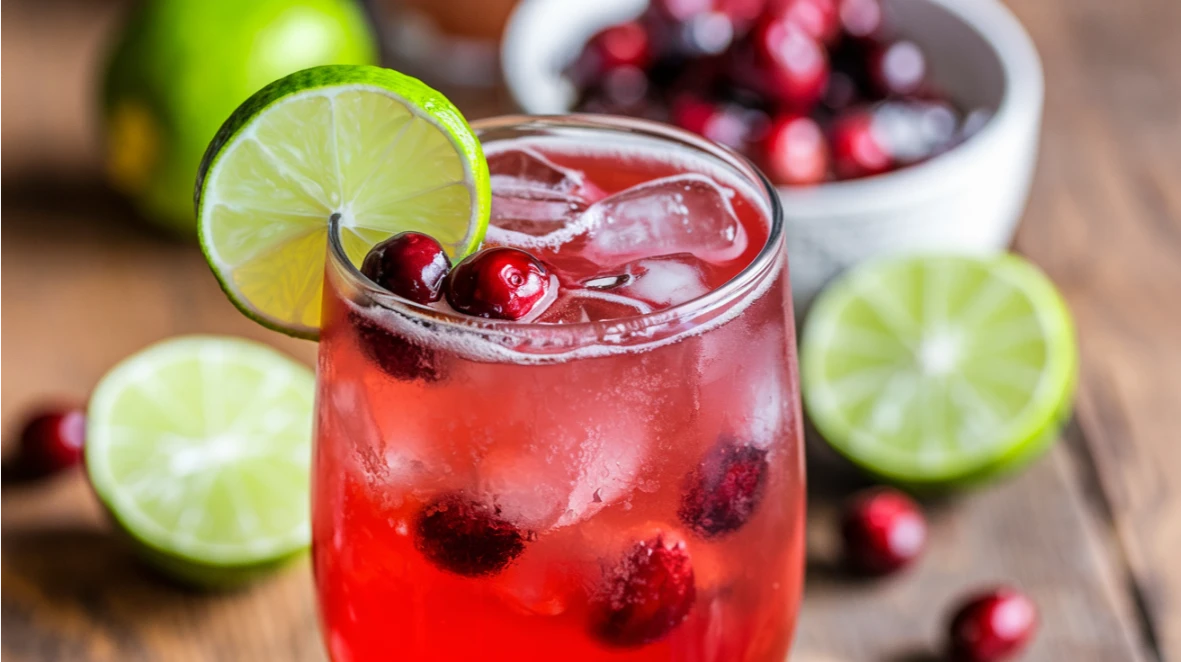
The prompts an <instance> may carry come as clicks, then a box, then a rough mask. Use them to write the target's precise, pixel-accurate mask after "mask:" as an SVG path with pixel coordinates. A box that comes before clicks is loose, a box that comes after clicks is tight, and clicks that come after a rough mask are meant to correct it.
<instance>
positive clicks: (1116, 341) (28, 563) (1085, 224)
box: [0, 0, 1181, 662]
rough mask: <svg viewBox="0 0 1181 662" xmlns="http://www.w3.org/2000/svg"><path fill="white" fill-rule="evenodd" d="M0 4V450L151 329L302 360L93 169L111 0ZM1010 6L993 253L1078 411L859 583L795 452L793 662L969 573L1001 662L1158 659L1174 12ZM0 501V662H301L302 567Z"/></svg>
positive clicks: (882, 650)
mask: <svg viewBox="0 0 1181 662" xmlns="http://www.w3.org/2000/svg"><path fill="white" fill-rule="evenodd" d="M975 1H980V2H984V1H988V0H975ZM6 5H7V6H6V7H5V13H4V21H3V35H2V37H3V38H2V47H3V52H2V56H3V77H2V83H3V100H4V106H3V114H2V115H3V143H2V145H3V154H2V168H3V174H2V186H3V189H2V195H3V198H2V199H3V215H4V219H3V220H4V223H3V245H2V270H3V271H2V287H3V295H2V301H3V309H2V317H3V319H4V325H3V358H4V360H3V364H2V384H3V398H2V414H3V429H4V448H5V450H6V451H10V450H11V447H12V442H13V441H15V439H14V436H15V432H16V426H18V425H19V423H20V419H21V416H22V413H23V412H25V411H26V410H27V409H28V408H29V407H31V406H33V405H35V404H37V403H39V402H41V401H42V400H43V399H45V398H46V397H47V396H64V397H68V398H75V399H78V400H82V399H83V398H85V396H86V394H87V392H88V390H89V389H90V387H92V386H93V385H94V383H95V382H96V380H97V379H98V378H99V377H100V376H101V375H102V374H103V372H104V371H105V370H106V369H107V368H109V367H110V366H111V365H112V364H114V363H115V362H116V361H118V360H119V359H120V358H122V357H123V356H125V355H127V354H128V353H130V352H133V351H135V350H137V349H139V348H141V347H143V346H145V345H146V344H148V343H150V342H152V341H155V340H159V339H162V338H165V337H168V336H171V335H174V334H180V333H193V332H215V333H231V334H239V335H244V336H249V337H253V338H258V339H263V340H266V341H267V342H271V343H274V344H275V345H278V346H280V347H281V348H283V349H285V350H288V351H290V352H292V353H293V354H294V355H296V356H298V357H300V358H302V359H305V360H310V359H311V358H312V356H313V354H314V351H315V347H314V346H313V345H311V344H310V343H302V342H299V341H292V340H288V339H285V338H280V337H279V336H277V335H276V334H272V333H269V332H267V331H265V330H263V329H261V328H259V327H256V326H255V325H253V324H252V323H250V322H249V321H247V320H246V319H244V318H242V317H241V316H240V315H238V314H237V312H236V311H235V310H234V309H233V308H232V307H231V306H230V304H229V303H227V302H226V301H225V299H224V298H223V296H222V295H221V293H220V291H219V290H218V288H217V286H216V284H215V283H214V280H213V277H212V276H211V275H210V274H209V272H208V270H207V268H206V266H205V263H204V261H203V260H202V258H201V255H200V253H199V252H198V250H197V249H196V248H195V247H193V246H190V245H185V244H180V243H176V242H173V241H169V240H167V239H165V238H162V237H160V236H159V235H158V234H156V233H154V232H152V231H150V230H146V229H144V228H142V227H141V226H139V225H137V224H136V223H134V222H133V220H132V219H133V214H132V213H131V211H130V210H129V208H128V207H127V206H126V205H125V204H124V203H123V202H121V201H120V200H119V199H118V198H116V197H114V196H112V195H111V194H110V193H108V192H107V191H106V190H105V189H104V187H103V186H102V184H101V181H100V179H99V176H98V167H97V163H98V158H99V157H98V154H99V152H98V145H97V139H96V126H95V120H94V116H93V112H92V108H93V105H92V103H93V100H92V99H93V97H92V91H93V90H94V87H95V78H94V72H95V64H96V62H97V61H98V55H99V53H101V52H102V47H103V42H104V39H105V38H106V37H107V36H108V35H109V34H110V31H111V29H112V27H113V26H114V24H115V20H116V18H117V14H118V11H119V10H120V8H121V6H122V3H121V2H99V1H98V0H11V1H10V2H7V3H6ZM1011 6H1012V7H1013V9H1014V10H1015V11H1016V12H1017V14H1019V16H1020V17H1021V19H1022V20H1023V21H1024V22H1025V24H1026V25H1027V26H1028V28H1029V29H1030V31H1031V33H1032V34H1033V37H1034V41H1035V42H1036V43H1037V45H1038V47H1039V48H1040V50H1041V53H1042V56H1043V58H1044V61H1045V68H1046V75H1047V85H1048V99H1047V107H1046V121H1045V129H1044V142H1043V150H1042V155H1041V160H1040V164H1039V168H1038V174H1037V179H1036V182H1035V185H1034V189H1033V194H1032V198H1031V201H1030V205H1029V209H1028V212H1027V214H1026V216H1025V220H1024V224H1023V225H1022V228H1021V232H1020V235H1019V237H1018V239H1017V245H1016V248H1017V250H1019V251H1021V252H1023V253H1025V254H1026V255H1029V256H1031V257H1032V258H1033V259H1034V260H1035V261H1037V262H1038V263H1039V264H1041V265H1042V266H1043V267H1044V268H1045V269H1046V271H1048V272H1049V274H1050V275H1051V276H1052V277H1053V279H1054V280H1055V281H1056V282H1057V283H1058V285H1059V286H1060V287H1061V288H1062V291H1063V292H1064V293H1065V295H1066V298H1067V299H1068V300H1069V302H1070V304H1071V307H1072V309H1073V311H1074V313H1075V315H1076V318H1077V322H1078V327H1079V334H1080V338H1081V347H1082V355H1083V356H1082V383H1081V387H1080V392H1079V396H1078V403H1077V412H1076V417H1075V420H1074V422H1073V423H1072V425H1071V426H1070V427H1069V428H1068V430H1067V432H1066V434H1065V435H1064V438H1063V440H1062V442H1061V443H1059V444H1058V445H1057V446H1056V447H1055V448H1054V449H1053V450H1052V451H1051V452H1050V453H1049V454H1048V455H1047V456H1046V457H1045V458H1044V459H1042V460H1040V461H1039V462H1038V463H1037V464H1036V465H1034V466H1033V467H1032V468H1031V469H1030V470H1029V471H1027V472H1025V473H1024V474H1022V475H1021V476H1020V477H1019V478H1016V479H1014V480H1011V481H1009V482H1007V483H1004V484H1002V485H999V486H996V487H994V488H990V489H987V490H985V491H981V492H977V493H973V494H969V495H964V496H962V497H960V498H957V499H955V500H954V501H953V502H948V503H943V504H940V505H938V506H936V507H934V508H933V509H932V511H931V519H932V527H933V531H932V541H931V547H930V550H929V554H928V555H927V557H926V558H925V559H924V560H923V562H922V563H921V565H920V566H919V567H917V568H916V569H915V570H914V571H913V572H911V573H909V574H906V575H905V576H902V577H898V578H894V579H889V580H885V581H881V582H877V583H865V582H858V581H851V580H848V579H845V578H844V577H843V576H842V575H841V574H840V573H839V572H835V571H832V570H830V568H832V553H831V542H832V535H831V529H832V513H833V510H834V505H833V504H834V500H833V498H834V497H835V496H838V495H839V494H841V493H843V492H844V491H845V490H847V489H849V488H850V487H852V486H855V485H856V479H855V478H853V477H851V476H849V474H848V473H847V472H846V470H844V469H843V468H842V467H839V466H838V465H836V464H835V463H833V462H832V461H831V459H830V458H828V457H826V456H825V454H824V453H823V452H821V451H817V452H813V453H812V458H811V465H812V469H813V474H812V483H813V497H812V503H811V508H810V513H809V534H810V539H809V557H810V563H809V573H808V585H807V594H806V597H805V601H804V607H803V615H802V619H801V622H800V625H799V630H798V636H797V643H796V647H795V652H794V654H793V659H794V660H797V661H799V662H860V661H867V662H868V661H879V660H880V661H884V662H905V661H911V662H917V661H920V660H931V659H934V658H933V657H932V656H931V651H933V650H934V648H935V646H936V644H937V642H938V641H939V636H940V633H941V631H942V622H943V617H944V613H945V610H946V608H947V606H948V604H949V602H950V601H952V600H953V599H954V597H955V596H957V595H959V594H961V593H962V592H963V591H964V590H965V589H968V588H971V587H975V586H977V585H980V584H982V583H989V582H994V581H1006V582H1013V583H1016V584H1017V585H1020V586H1023V587H1024V588H1026V589H1027V590H1028V591H1029V592H1030V593H1031V594H1032V595H1033V596H1034V597H1035V599H1036V601H1037V603H1038V604H1039V606H1040V608H1041V612H1042V615H1043V619H1044V624H1043V627H1042V629H1041V631H1040V634H1039V636H1038V638H1037V640H1036V643H1035V644H1034V645H1033V646H1032V648H1031V650H1030V651H1029V653H1028V655H1027V656H1026V657H1025V658H1024V659H1026V660H1045V661H1055V662H1059V661H1068V662H1076V661H1090V660H1097V661H1113V662H1123V661H1134V660H1154V659H1163V660H1177V661H1181V435H1179V431H1181V39H1178V34H1181V2H1178V0H1121V1H1120V2H1112V1H1111V0H1024V1H1021V2H1018V1H1016V0H1014V1H1013V2H1012V3H1011ZM495 105H496V104H492V106H488V105H487V104H485V105H483V106H481V107H480V108H478V109H472V107H471V106H469V112H471V113H472V114H480V113H485V112H487V111H488V109H489V108H490V107H494V106H495ZM814 450H816V449H814ZM3 502H4V503H3V506H4V507H3V524H2V529H3V532H2V543H0V544H2V562H0V565H2V588H3V590H2V594H3V595H2V601H0V626H2V630H3V639H2V648H0V652H2V654H3V657H4V659H5V660H8V661H9V662H23V661H34V660H36V661H41V660H69V661H86V660H102V661H106V660H110V661H112V662H114V661H118V662H130V661H135V660H151V661H155V660H168V661H172V660H176V661H190V660H192V661H204V660H210V661H217V662H225V661H232V660H246V661H261V660H323V659H324V658H323V653H322V652H321V649H320V644H319V642H318V639H317V636H318V635H317V632H316V622H315V616H314V607H313V603H312V594H311V589H310V586H311V577H310V574H309V572H308V571H307V567H306V565H303V566H300V567H297V568H294V569H292V570H291V571H288V572H286V573H284V574H283V575H281V576H279V577H276V578H275V579H274V580H271V581H268V582H266V583H264V584H262V585H260V586H258V587H256V588H254V589H252V590H249V591H246V592H240V593H236V594H230V595H217V596H209V595H202V594H198V593H194V592H189V591H186V590H182V589H178V588H174V587H171V586H169V585H166V584H163V583H161V582H160V581H158V580H156V579H155V578H153V577H152V576H151V575H149V574H147V573H145V572H144V571H143V570H141V568H140V566H139V565H138V564H137V563H136V562H135V561H134V559H133V558H132V557H131V556H130V555H129V553H128V551H127V549H126V548H125V547H124V546H123V545H122V544H121V542H120V541H119V540H118V539H116V538H115V537H114V536H113V535H112V534H111V531H110V529H109V527H108V526H107V525H106V524H105V522H104V521H103V519H102V517H101V514H100V511H99V509H98V507H97V505H96V503H95V500H94V499H93V498H92V496H91V494H90V493H89V492H88V489H87V487H86V485H85V483H84V480H83V478H82V476H80V475H77V474H74V475H69V476H63V477H60V478H59V479H56V480H53V481H50V482H47V483H42V484H37V485H13V484H5V485H4V488H3Z"/></svg>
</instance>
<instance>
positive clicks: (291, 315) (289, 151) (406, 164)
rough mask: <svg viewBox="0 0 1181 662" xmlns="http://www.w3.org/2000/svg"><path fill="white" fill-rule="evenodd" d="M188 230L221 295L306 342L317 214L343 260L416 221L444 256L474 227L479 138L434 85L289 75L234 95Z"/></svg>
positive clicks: (482, 172) (337, 73) (321, 246)
mask: <svg viewBox="0 0 1181 662" xmlns="http://www.w3.org/2000/svg"><path fill="white" fill-rule="evenodd" d="M196 204H197V219H198V233H199V234H200V237H201V245H202V248H203V250H204V251H205V257H206V259H207V260H208V261H209V264H210V266H211V267H212V269H213V272H214V273H215V274H216V275H217V278H218V280H219V281H220V282H221V286H222V289H224V290H225V292H226V294H227V295H228V296H229V298H230V300H232V301H233V302H234V304H235V305H236V306H237V307H238V308H239V309H240V310H241V311H242V312H243V313H245V314H246V315H247V316H249V317H251V318H252V319H254V320H255V321H257V322H259V323H261V324H263V325H264V326H267V327H270V328H272V329H275V330H277V331H281V332H283V333H287V334H289V335H293V336H298V337H301V338H309V339H315V338H316V337H317V336H318V334H319V329H320V297H321V292H322V288H323V277H324V258H325V248H326V241H327V236H328V226H329V219H331V218H332V217H333V216H338V217H339V219H340V227H341V242H342V244H343V246H344V249H345V252H346V253H347V254H348V256H349V258H350V259H351V260H353V262H354V264H359V263H360V261H361V260H362V259H363V258H364V255H365V253H366V252H368V250H369V249H370V248H371V247H372V246H373V245H374V244H377V243H378V242H380V241H382V240H383V239H385V238H387V237H389V236H391V235H394V234H397V233H399V232H403V231H407V230H416V231H419V232H424V233H426V234H429V235H431V236H432V237H434V238H435V239H437V240H438V241H439V242H440V243H441V244H442V245H443V247H444V249H445V250H446V251H447V252H448V254H449V256H450V257H451V258H452V260H453V261H454V260H458V259H460V258H463V257H466V256H467V255H468V254H470V253H472V252H474V251H475V250H476V249H477V248H478V247H479V245H480V242H481V241H482V240H483V237H484V232H485V231H486V230H487V227H488V217H489V210H490V206H491V187H490V185H489V179H488V165H487V163H486V162H485V160H484V154H483V151H482V150H481V148H480V142H479V140H477V139H476V136H475V134H474V133H473V132H472V130H471V127H469V126H468V124H467V122H466V121H465V120H464V118H463V116H462V115H461V114H460V113H459V111H458V110H457V109H456V108H455V106H454V105H452V104H451V102H450V101H448V100H447V98H446V97H444V96H443V95H442V94H440V93H438V92H436V91H435V90H433V89H431V88H429V87H427V86H426V85H425V84H423V83H422V82H420V81H418V80H417V79H414V78H410V77H408V76H404V75H402V74H400V73H398V72H396V71H392V70H389V69H382V68H378V67H369V66H353V65H329V66H322V67H314V68H312V69H305V70H303V71H299V72H296V73H294V74H291V75H289V76H286V77H284V78H280V79H279V80H277V81H275V82H274V83H271V84H270V85H268V86H266V87H265V88H263V89H262V90H260V91H258V92H257V93H255V94H254V95H253V96H252V97H250V98H249V99H247V100H246V101H245V102H244V103H243V104H242V105H241V106H239V107H238V109H237V110H236V111H234V113H233V115H231V116H230V118H229V119H228V120H226V122H225V124H223V125H222V127H221V129H220V130H219V131H218V132H217V135H216V137H214V139H213V142H212V143H211V144H210V145H209V149H208V150H207V151H206V152H205V158H204V160H203V161H202V163H201V169H200V171H199V172H198V176H197V186H196Z"/></svg>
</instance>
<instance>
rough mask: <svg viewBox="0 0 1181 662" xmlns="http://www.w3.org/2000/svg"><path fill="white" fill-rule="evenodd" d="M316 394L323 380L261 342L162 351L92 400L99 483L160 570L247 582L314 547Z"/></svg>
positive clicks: (144, 357) (180, 342)
mask: <svg viewBox="0 0 1181 662" xmlns="http://www.w3.org/2000/svg"><path fill="white" fill-rule="evenodd" d="M313 392H314V378H313V376H312V372H311V370H309V369H308V368H307V367H305V366H303V365H301V364H299V363H297V362H295V361H293V360H292V359H290V358H288V357H286V356H284V355H282V354H280V353H278V352H276V351H275V350H272V349H270V348H268V347H266V346H264V345H260V344H257V343H254V342H249V341H245V340H238V339H233V338H222V337H213V336H190V337H182V338H177V339H173V340H168V341H165V342H162V343H160V344H157V345H153V346H152V347H149V348H147V349H145V350H143V351H141V352H139V353H138V354H135V355H133V356H131V357H130V358H128V359H126V360H124V361H123V362H122V363H120V364H119V365H118V366H116V367H115V368H114V369H112V370H111V372H109V373H108V374H107V375H106V376H105V377H104V378H103V379H102V381H101V382H100V383H99V385H98V387H97V388H96V389H95V391H94V394H93V395H92V396H91V399H90V405H89V407H88V412H87V430H86V468H87V472H88V474H89V476H90V481H91V483H92V484H93V486H94V489H95V491H96V492H97V494H98V496H99V498H100V499H101V500H102V502H103V504H104V505H105V506H106V507H107V509H108V510H109V511H110V513H111V514H112V516H113V517H114V518H115V520H116V521H117V522H118V523H119V525H120V526H121V527H122V528H123V529H124V530H125V531H126V532H127V533H128V534H129V535H130V536H131V537H132V538H133V539H134V540H135V541H136V543H137V544H138V546H139V548H140V550H141V551H142V552H143V553H144V555H145V556H146V557H147V559H148V560H149V561H150V562H153V563H154V564H155V565H157V566H158V567H160V568H161V569H162V570H164V571H165V572H167V573H168V574H171V575H173V576H174V577H176V578H178V579H182V580H185V581H189V582H192V583H197V584H203V585H215V586H216V585H226V584H234V583H238V582H239V581H241V580H245V579H248V578H250V577H253V576H255V575H257V574H258V573H259V572H261V571H263V570H265V569H268V568H270V567H273V566H276V565H279V564H281V563H283V562H284V561H286V560H288V559H291V558H293V557H295V556H297V555H299V554H300V553H301V552H303V551H304V550H305V549H306V548H307V546H308V544H309V540H310V533H309V523H308V508H309V495H308V494H309V493H308V489H309V487H308V481H309V464H310V460H311V434H312V399H313Z"/></svg>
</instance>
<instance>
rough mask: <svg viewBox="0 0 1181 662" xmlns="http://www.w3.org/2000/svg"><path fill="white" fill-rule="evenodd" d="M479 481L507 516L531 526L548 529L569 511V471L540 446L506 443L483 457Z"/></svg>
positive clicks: (518, 522)
mask: <svg viewBox="0 0 1181 662" xmlns="http://www.w3.org/2000/svg"><path fill="white" fill-rule="evenodd" d="M478 485H479V490H480V492H481V493H482V494H485V495H487V496H488V497H489V498H490V499H491V500H492V502H493V503H494V504H496V506H497V508H499V509H500V513H501V515H503V516H504V517H505V519H507V520H509V521H510V522H513V523H514V524H516V525H517V526H520V527H522V528H525V529H529V530H533V531H536V530H544V529H548V528H549V527H550V526H552V525H553V524H554V522H556V521H557V520H558V518H559V517H560V516H561V515H562V514H563V513H564V512H565V511H566V503H567V502H568V501H569V498H570V485H571V482H570V475H569V472H568V470H567V469H566V468H565V467H562V466H559V465H555V464H553V463H551V462H550V461H548V460H547V455H546V453H545V452H543V451H542V450H541V449H533V448H527V449H520V448H515V447H510V446H505V447H502V448H498V449H496V450H493V451H492V452H491V453H489V454H488V455H486V456H484V458H483V459H482V460H480V466H479V469H478Z"/></svg>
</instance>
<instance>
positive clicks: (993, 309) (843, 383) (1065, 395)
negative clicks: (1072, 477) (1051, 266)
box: [800, 255, 1078, 488]
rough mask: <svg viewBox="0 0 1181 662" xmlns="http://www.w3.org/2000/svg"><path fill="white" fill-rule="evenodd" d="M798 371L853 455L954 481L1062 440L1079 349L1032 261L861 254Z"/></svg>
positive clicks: (874, 469) (819, 313)
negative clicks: (864, 257)
mask: <svg viewBox="0 0 1181 662" xmlns="http://www.w3.org/2000/svg"><path fill="white" fill-rule="evenodd" d="M800 373H801V380H802V383H803V394H804V401H805V404H806V406H807V410H808V413H809V415H810V416H811V418H812V420H813V422H814V423H815V425H816V428H817V429H818V430H819V432H820V433H821V434H822V435H823V436H824V437H825V439H827V440H828V442H829V443H830V444H831V445H832V446H833V447H834V448H836V449H837V450H838V451H840V452H841V453H842V454H844V455H845V456H846V457H848V458H849V459H851V460H852V461H853V462H855V463H856V464H858V465H860V466H861V467H863V468H864V469H866V470H868V471H869V472H871V473H873V474H875V475H878V476H880V477H882V478H885V479H887V480H890V481H893V482H897V483H901V484H904V485H909V486H913V487H932V488H939V487H953V486H959V485H964V484H968V483H972V482H975V481H979V480H984V479H986V478H990V477H992V476H995V475H998V474H1001V473H1004V472H1008V471H1011V470H1013V469H1016V468H1017V467H1019V466H1021V465H1023V464H1024V463H1026V462H1028V461H1029V460H1031V459H1032V458H1033V457H1035V456H1036V455H1038V454H1039V453H1040V452H1041V451H1043V450H1044V449H1045V448H1047V447H1048V445H1049V444H1050V443H1051V442H1052V441H1053V440H1054V439H1056V438H1057V435H1058V432H1059V431H1060V429H1061V426H1062V424H1063V423H1064V422H1065V420H1066V418H1067V417H1069V415H1070V411H1071V403H1072V399H1073V395H1074V386H1075V381H1076V377H1077V373H1078V351H1077V348H1076V346H1075V335H1074V326H1073V323H1072V322H1071V317H1070V312H1069V311H1068V310H1067V308H1066V304H1065V303H1064V302H1063V300H1062V297H1061V296H1060V295H1059V294H1058V292H1057V290H1055V288H1054V286H1053V284H1051V283H1050V281H1049V280H1048V279H1047V278H1046V277H1045V276H1044V275H1043V274H1042V273H1041V272H1040V271H1039V270H1038V269H1037V268H1036V267H1034V266H1033V265H1031V264H1030V263H1029V262H1027V261H1025V260H1024V259H1022V258H1019V257H1017V256H1015V255H997V256H985V257H970V256H911V257H900V258H887V259H882V260H878V261H873V262H869V263H866V264H863V265H861V266H859V267H856V268H854V269H853V270H851V271H849V272H848V273H846V274H845V275H844V276H842V277H841V278H840V279H838V280H837V281H836V282H835V283H833V284H832V285H831V286H830V287H829V288H828V289H826V290H825V291H824V292H823V293H822V294H821V296H820V298H819V299H818V300H817V301H816V304H815V306H814V308H813V309H812V312H811V314H810V316H809V318H808V320H807V323H806V325H805V327H804V332H803V336H802V343H801V354H800Z"/></svg>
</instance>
